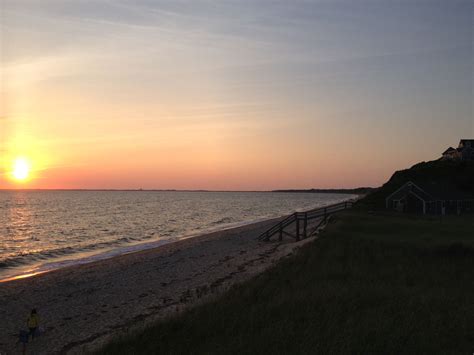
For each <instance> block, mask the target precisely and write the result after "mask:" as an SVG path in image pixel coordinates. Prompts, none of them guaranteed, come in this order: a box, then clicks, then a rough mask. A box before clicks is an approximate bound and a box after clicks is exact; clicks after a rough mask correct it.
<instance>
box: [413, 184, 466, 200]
mask: <svg viewBox="0 0 474 355" xmlns="http://www.w3.org/2000/svg"><path fill="white" fill-rule="evenodd" d="M417 186H418V187H419V188H421V189H423V191H425V192H426V193H427V194H428V196H432V197H433V198H434V199H436V200H469V199H474V196H472V195H471V194H470V193H469V192H467V191H464V190H461V189H460V188H458V187H457V186H456V185H454V184H452V183H450V182H447V181H442V182H438V181H432V182H423V183H417ZM422 197H423V196H422Z"/></svg>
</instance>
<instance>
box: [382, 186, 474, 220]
mask: <svg viewBox="0 0 474 355" xmlns="http://www.w3.org/2000/svg"><path fill="white" fill-rule="evenodd" d="M385 206H386V208H388V209H393V210H397V211H400V212H408V213H417V214H428V215H445V214H464V213H473V212H474V196H471V195H470V194H468V193H466V191H463V190H460V189H459V188H457V187H456V186H455V185H452V184H449V183H446V182H445V183H423V184H419V183H415V182H413V181H408V182H406V183H405V184H403V185H402V186H401V187H400V188H399V189H398V190H396V191H394V192H393V193H391V194H390V195H388V196H387V197H386V199H385Z"/></svg>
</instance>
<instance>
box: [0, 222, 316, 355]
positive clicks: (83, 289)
mask: <svg viewBox="0 0 474 355" xmlns="http://www.w3.org/2000/svg"><path fill="white" fill-rule="evenodd" d="M281 218H283V217H279V218H271V219H266V220H264V221H261V222H257V223H252V224H248V225H244V226H240V227H235V228H231V229H227V230H218V231H215V232H212V233H207V234H203V235H200V236H196V237H192V238H187V239H182V240H179V241H176V242H173V243H168V244H165V245H162V246H159V247H157V248H153V249H146V250H141V251H136V252H131V253H128V254H122V255H117V256H114V257H112V258H108V259H102V260H98V261H94V262H91V263H87V264H82V265H73V266H69V267H65V268H61V269H57V270H53V271H51V272H47V273H43V274H40V275H37V276H35V277H30V278H24V279H17V280H15V281H11V282H6V283H2V284H1V285H0V302H1V303H2V305H4V307H5V310H6V312H5V316H4V322H3V324H0V352H5V351H6V352H7V353H11V352H15V351H18V349H17V348H16V345H15V342H16V340H17V334H18V331H19V329H22V328H24V320H23V318H25V317H26V316H27V314H28V312H29V310H30V309H31V308H37V309H38V312H39V314H40V317H41V319H42V326H43V327H44V329H45V333H44V334H43V335H42V336H41V337H39V338H38V339H37V340H35V341H34V342H33V343H31V344H28V348H29V349H31V351H34V352H35V353H39V354H52V353H53V354H54V353H82V352H85V351H90V350H93V349H97V348H98V347H100V346H101V345H103V344H104V343H105V342H107V341H108V340H110V339H111V338H112V337H114V336H117V335H119V334H128V333H129V332H132V331H135V330H137V329H141V328H143V327H145V326H146V325H148V324H150V323H153V322H154V321H156V320H158V319H163V318H164V317H168V316H172V315H175V314H177V313H179V312H181V311H182V310H184V309H187V308H188V307H190V306H193V305H196V304H198V303H200V302H205V301H207V300H210V299H212V298H213V297H216V296H217V295H219V294H221V293H222V292H224V291H225V290H226V289H228V288H229V287H230V286H232V285H234V284H236V283H240V282H242V281H245V280H248V279H250V278H252V277H255V276H256V275H258V274H259V273H261V272H263V271H264V270H266V269H267V268H269V267H271V266H272V265H274V264H275V263H276V262H278V260H280V259H281V258H284V257H287V256H289V255H291V254H292V253H293V252H294V250H295V249H296V248H298V247H300V246H301V245H303V244H305V243H306V242H308V241H311V240H313V239H314V238H308V239H305V240H303V241H301V242H298V243H296V242H289V243H285V242H283V243H272V242H267V243H262V242H259V241H257V237H258V235H260V233H262V232H264V231H265V230H266V229H267V228H269V227H270V226H272V225H274V224H275V222H277V221H278V220H280V219H281Z"/></svg>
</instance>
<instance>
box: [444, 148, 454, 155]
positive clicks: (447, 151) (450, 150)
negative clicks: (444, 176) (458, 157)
mask: <svg viewBox="0 0 474 355" xmlns="http://www.w3.org/2000/svg"><path fill="white" fill-rule="evenodd" d="M455 151H456V149H454V148H453V147H449V148H448V149H446V150H445V151H444V152H443V155H444V154H448V153H451V152H455Z"/></svg>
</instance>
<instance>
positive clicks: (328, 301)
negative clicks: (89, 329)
mask: <svg viewBox="0 0 474 355" xmlns="http://www.w3.org/2000/svg"><path fill="white" fill-rule="evenodd" d="M473 231H474V218H473V217H472V216H462V217H455V216H453V217H449V218H443V219H440V218H437V219H430V218H423V217H416V216H406V215H396V214H370V213H368V212H367V211H355V210H354V211H350V212H344V213H343V214H340V215H338V216H336V217H334V219H333V220H332V221H331V223H330V224H329V226H328V227H327V229H326V230H325V231H324V232H323V233H322V234H321V236H320V238H319V239H317V240H316V241H315V242H313V243H311V244H310V245H307V246H305V247H304V248H302V249H301V250H299V252H298V253H297V254H296V255H294V256H292V257H290V258H288V259H286V260H284V261H282V262H281V263H279V264H278V265H276V266H275V267H273V268H271V269H270V270H269V271H267V272H264V273H263V274H261V275H260V276H258V277H257V278H255V279H253V280H251V281H249V282H246V283H244V284H241V285H239V286H235V287H234V288H232V289H231V290H230V291H229V292H227V293H226V294H224V295H222V296H221V297H220V298H219V299H217V300H215V301H212V302H210V303H208V304H205V305H201V306H198V307H196V308H194V309H192V310H190V311H188V312H185V313H183V314H182V315H181V316H178V317H176V318H174V319H170V320H167V321H163V322H160V323H157V324H156V325H154V326H153V327H150V328H148V329H146V330H145V331H143V332H140V333H137V334H134V335H130V336H128V337H127V338H121V339H116V340H115V341H113V342H112V343H110V344H109V345H108V346H106V347H105V348H103V349H102V350H101V351H100V353H103V354H153V353H159V354H189V353H193V354H309V353H322V354H329V353H331V354H332V353H355V354H369V353H385V354H395V353H418V354H427V353H430V354H438V353H442V354H451V353H453V354H455V353H465V354H471V353H472V352H473V351H474V322H473V320H474V302H473V300H474V282H473V280H474V233H473Z"/></svg>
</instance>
